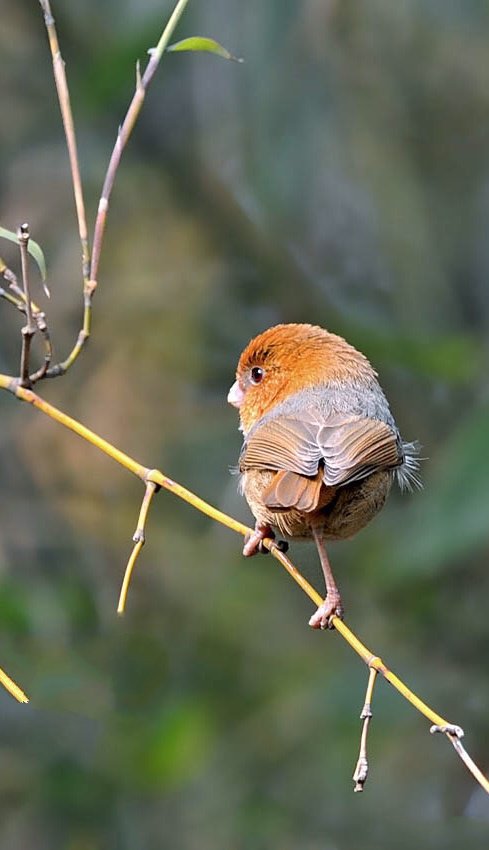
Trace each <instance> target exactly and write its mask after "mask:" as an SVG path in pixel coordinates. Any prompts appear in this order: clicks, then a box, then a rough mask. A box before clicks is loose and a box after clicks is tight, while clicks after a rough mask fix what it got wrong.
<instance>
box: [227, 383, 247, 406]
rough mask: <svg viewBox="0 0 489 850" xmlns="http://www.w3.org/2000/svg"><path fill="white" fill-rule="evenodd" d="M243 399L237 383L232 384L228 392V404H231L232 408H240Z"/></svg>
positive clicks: (242, 393)
mask: <svg viewBox="0 0 489 850" xmlns="http://www.w3.org/2000/svg"><path fill="white" fill-rule="evenodd" d="M243 399H244V392H243V390H242V389H241V387H240V385H239V384H238V382H237V381H235V382H234V384H233V386H232V387H231V389H230V390H229V392H228V402H229V404H232V405H233V406H234V407H241V405H242V403H243Z"/></svg>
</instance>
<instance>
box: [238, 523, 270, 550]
mask: <svg viewBox="0 0 489 850" xmlns="http://www.w3.org/2000/svg"><path fill="white" fill-rule="evenodd" d="M265 537H271V538H272V539H273V538H274V537H275V534H274V533H273V531H272V529H271V528H270V526H269V525H265V524H264V523H262V522H257V523H256V525H255V530H254V532H253V534H248V535H247V536H246V537H245V544H244V546H243V555H244V556H245V558H251V557H252V556H253V555H256V553H257V552H262V553H264V554H266V553H267V552H268V549H265V547H264V546H263V540H265Z"/></svg>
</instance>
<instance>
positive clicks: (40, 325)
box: [0, 257, 53, 386]
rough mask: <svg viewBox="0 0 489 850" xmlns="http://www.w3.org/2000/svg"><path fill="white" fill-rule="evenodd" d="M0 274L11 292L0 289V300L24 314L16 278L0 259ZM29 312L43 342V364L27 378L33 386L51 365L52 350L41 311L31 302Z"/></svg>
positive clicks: (21, 295) (21, 293)
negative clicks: (30, 311)
mask: <svg viewBox="0 0 489 850" xmlns="http://www.w3.org/2000/svg"><path fill="white" fill-rule="evenodd" d="M0 274H1V275H3V277H4V278H5V280H6V281H7V283H8V285H9V289H10V290H11V292H7V290H6V289H3V287H0V298H3V299H4V300H5V301H7V302H8V303H9V304H12V306H13V307H15V308H16V309H17V310H19V312H20V313H24V314H26V312H27V308H26V300H25V295H24V293H23V292H22V290H21V288H20V287H19V286H18V284H17V278H16V276H15V274H14V272H13V271H12V270H11V269H9V268H8V266H7V265H6V264H5V262H4V260H3V259H2V258H1V257H0ZM30 303H31V310H32V316H33V319H34V321H35V322H36V325H37V329H38V331H39V333H40V334H41V336H42V338H43V342H44V363H43V364H42V366H41V367H40V368H39V369H38V370H37V372H34V374H33V375H30V376H29V383H30V385H31V386H32V385H34V384H35V383H37V381H40V380H41V378H43V377H44V375H45V374H46V372H47V370H48V368H49V365H50V363H51V359H52V354H53V348H52V345H51V336H50V333H49V328H48V326H47V322H46V315H45V313H43V311H42V310H41V309H40V308H39V307H38V306H37V304H36V303H35V302H34V301H32V300H31V302H30Z"/></svg>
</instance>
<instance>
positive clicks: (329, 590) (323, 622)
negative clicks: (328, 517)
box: [309, 525, 344, 629]
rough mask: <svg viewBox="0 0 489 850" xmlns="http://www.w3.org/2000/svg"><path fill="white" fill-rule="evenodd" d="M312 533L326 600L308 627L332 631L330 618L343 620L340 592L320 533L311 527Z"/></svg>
mask: <svg viewBox="0 0 489 850" xmlns="http://www.w3.org/2000/svg"><path fill="white" fill-rule="evenodd" d="M312 533H313V536H314V541H315V543H316V546H317V550H318V552H319V558H320V561H321V567H322V568H323V573H324V581H325V582H326V598H325V600H324V602H323V603H322V605H320V606H319V608H318V609H317V611H316V613H315V614H313V615H312V617H311V619H310V620H309V625H310V626H312V628H313V629H326V628H327V629H332V628H334V626H333V625H332V623H331V617H332V616H333V615H335V616H336V617H339V618H340V620H342V619H343V613H344V612H343V605H342V602H341V596H340V592H339V590H338V587H337V585H336V582H335V580H334V575H333V570H332V569H331V564H330V563H329V558H328V553H327V552H326V547H325V545H324V540H323V538H322V535H321V533H320V532H319V531H318V529H317V528H316V527H315V526H314V525H313V526H312Z"/></svg>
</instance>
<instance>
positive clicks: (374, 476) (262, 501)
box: [228, 324, 419, 628]
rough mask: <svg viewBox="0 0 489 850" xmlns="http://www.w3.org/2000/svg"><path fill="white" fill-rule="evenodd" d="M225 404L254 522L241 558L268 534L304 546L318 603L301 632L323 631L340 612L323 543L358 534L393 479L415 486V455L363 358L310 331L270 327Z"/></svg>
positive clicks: (254, 343)
mask: <svg viewBox="0 0 489 850" xmlns="http://www.w3.org/2000/svg"><path fill="white" fill-rule="evenodd" d="M228 401H229V402H230V404H232V405H234V406H235V407H237V408H239V414H240V428H241V430H242V431H243V435H244V443H243V447H242V449H241V454H240V457H239V472H240V473H241V481H240V487H241V490H242V492H243V493H244V495H245V497H246V500H247V502H248V504H249V506H250V508H251V511H252V513H253V515H254V517H255V520H256V524H255V531H254V533H253V534H252V535H250V536H249V538H248V539H247V540H246V541H245V545H244V549H243V554H244V555H245V556H248V557H249V556H251V555H254V554H255V553H256V552H257V551H263V547H262V545H261V543H262V540H263V539H264V538H266V537H274V531H273V530H274V529H277V530H278V532H279V533H280V534H281V535H283V536H285V537H286V538H291V539H307V538H313V539H314V541H315V543H316V546H317V549H318V553H319V558H320V561H321V566H322V569H323V573H324V578H325V582H326V598H325V600H324V602H323V604H322V605H320V607H319V608H318V610H317V611H316V613H315V614H313V616H312V617H311V619H310V621H309V624H310V625H311V626H312V627H313V628H326V627H327V626H329V625H331V617H332V616H333V615H334V616H337V617H342V616H343V606H342V602H341V597H340V593H339V590H338V587H337V585H336V582H335V579H334V576H333V572H332V569H331V565H330V562H329V559H328V555H327V551H326V547H325V543H326V541H328V540H343V539H345V538H348V537H352V536H353V535H354V534H356V533H357V531H360V529H362V528H364V526H366V525H367V523H369V522H370V520H371V519H372V518H373V517H374V516H375V514H376V513H377V512H378V511H379V510H380V509H381V508H382V506H383V505H384V502H385V500H386V498H387V495H388V493H389V490H390V488H391V485H392V483H393V481H394V479H397V482H398V483H399V484H400V486H401V488H408V489H410V488H412V487H413V486H419V478H418V475H417V469H418V461H417V459H416V454H417V446H416V445H415V444H413V443H405V442H403V441H402V439H401V436H400V434H399V431H398V429H397V426H396V423H395V422H394V418H393V416H392V414H391V412H390V410H389V405H388V403H387V399H386V397H385V395H384V393H383V391H382V389H381V387H380V385H379V383H378V381H377V373H376V372H375V371H374V369H373V368H372V366H371V365H370V363H369V361H368V360H367V358H366V357H365V356H364V355H363V354H361V353H360V352H359V351H357V350H356V349H355V348H353V346H352V345H349V343H347V342H346V341H345V340H344V339H342V337H339V336H336V334H332V333H329V332H328V331H326V330H324V329H323V328H320V327H317V326H314V325H306V324H287V325H277V326H276V327H273V328H269V329H268V330H266V331H264V332H263V333H262V334H260V335H259V336H257V337H255V339H252V340H251V342H250V343H249V344H248V345H247V347H246V348H245V349H244V351H243V353H242V354H241V357H240V358H239V362H238V367H237V371H236V381H235V383H234V384H233V386H232V387H231V389H230V390H229V394H228Z"/></svg>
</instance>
